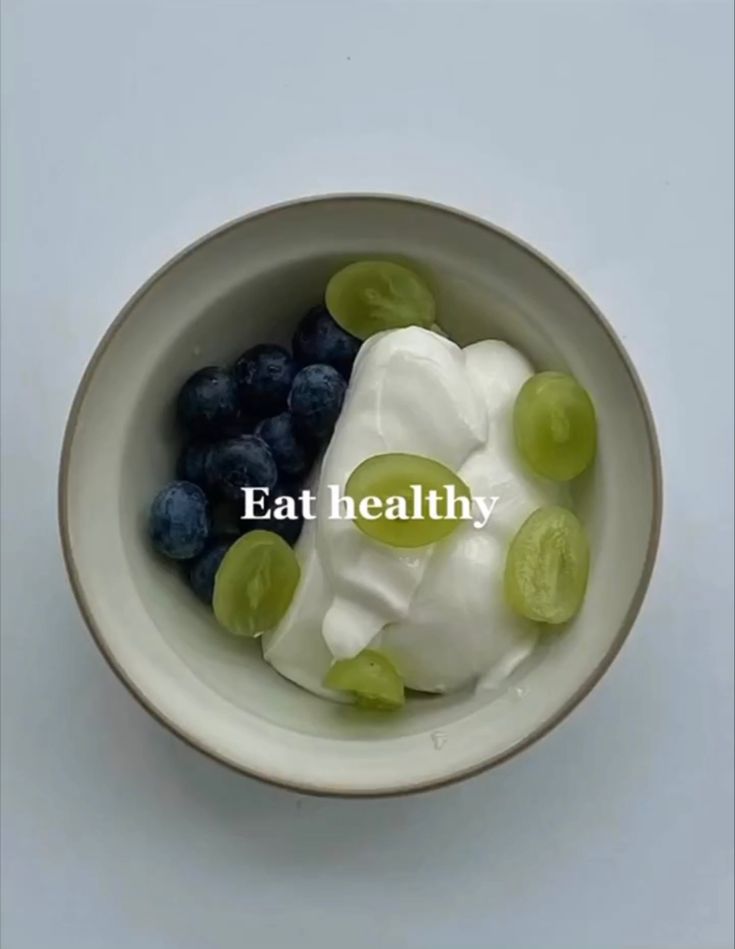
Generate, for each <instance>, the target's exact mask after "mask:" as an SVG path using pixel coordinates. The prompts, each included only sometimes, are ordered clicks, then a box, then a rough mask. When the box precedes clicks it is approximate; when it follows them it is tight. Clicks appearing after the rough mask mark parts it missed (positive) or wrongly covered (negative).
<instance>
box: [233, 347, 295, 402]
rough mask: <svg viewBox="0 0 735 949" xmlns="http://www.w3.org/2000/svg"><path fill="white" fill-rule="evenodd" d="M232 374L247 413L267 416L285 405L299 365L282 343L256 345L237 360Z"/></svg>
mask: <svg viewBox="0 0 735 949" xmlns="http://www.w3.org/2000/svg"><path fill="white" fill-rule="evenodd" d="M233 373H234V376H235V381H236V382H237V389H238V394H239V397H240V404H241V406H242V408H243V410H244V411H245V412H247V413H249V414H251V415H252V416H254V417H255V418H267V417H268V416H270V415H275V414H276V413H277V412H281V411H282V410H283V409H285V408H286V399H287V398H288V393H289V391H290V389H291V383H292V382H293V377H294V375H295V373H296V367H295V364H294V361H293V359H292V358H291V356H290V354H289V353H288V351H287V350H285V349H284V348H283V347H282V346H272V345H270V344H268V343H264V344H262V345H260V346H253V348H252V349H248V351H247V352H245V353H243V354H242V356H240V358H239V359H238V360H237V362H236V363H235V365H234V367H233Z"/></svg>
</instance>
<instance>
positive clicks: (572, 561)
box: [505, 506, 590, 624]
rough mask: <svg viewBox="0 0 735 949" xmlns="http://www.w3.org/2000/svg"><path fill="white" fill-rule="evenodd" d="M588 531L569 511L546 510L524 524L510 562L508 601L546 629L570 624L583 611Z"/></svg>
mask: <svg viewBox="0 0 735 949" xmlns="http://www.w3.org/2000/svg"><path fill="white" fill-rule="evenodd" d="M589 559H590V555H589V545H588V543H587V537H586V535H585V532H584V528H583V527H582V524H581V523H580V521H579V519H578V518H577V517H576V515H575V514H573V513H572V512H571V511H569V510H567V509H566V508H563V507H556V506H549V507H541V508H539V509H538V510H537V511H534V512H533V514H531V516H530V517H529V518H528V519H527V520H526V521H525V522H524V523H523V524H522V526H521V528H520V530H519V531H518V533H517V534H516V535H515V537H514V538H513V540H512V541H511V544H510V547H509V548H508V555H507V558H506V561H505V596H506V599H507V600H508V603H509V604H510V605H511V606H512V607H513V609H514V610H515V611H516V612H517V613H520V614H521V616H525V617H527V618H528V619H531V620H536V621H537V622H540V623H553V624H556V623H565V622H566V621H567V620H569V619H571V618H572V617H573V616H574V614H575V613H576V612H577V610H578V609H579V607H580V606H581V605H582V601H583V599H584V593H585V590H586V588H587V574H588V572H589Z"/></svg>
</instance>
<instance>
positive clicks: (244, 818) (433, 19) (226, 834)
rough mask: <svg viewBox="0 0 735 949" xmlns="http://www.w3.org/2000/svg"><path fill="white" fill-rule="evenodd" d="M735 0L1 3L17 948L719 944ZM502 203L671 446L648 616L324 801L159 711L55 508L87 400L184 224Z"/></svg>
mask: <svg viewBox="0 0 735 949" xmlns="http://www.w3.org/2000/svg"><path fill="white" fill-rule="evenodd" d="M732 36H733V13H732V5H731V4H730V3H727V2H722V3H720V2H714V0H713V2H706V0H705V2H701V3H696V2H666V0H662V2H650V3H649V2H638V3H623V2H620V3H618V2H612V0H607V2H606V0H599V2H596V0H593V2H586V3H582V2H571V0H570V2H551V0H550V2H526V0H521V2H516V3H509V2H507V3H493V2H474V3H473V2H450V0H444V2H421V0H414V2H404V3H401V2H393V3H392V2H349V0H343V2H341V3H336V2H335V3H319V2H303V3H283V2H271V3H256V2H252V3H251V2H240V3H236V2H229V3H228V2H216V0H212V2H209V3H205V2H202V0H200V2H181V3H174V2H164V0H160V2H146V3H144V2H127V3H123V2H107V0H100V2H97V3H92V2H87V3H84V2H76V0H74V2H71V0H65V2H62V0H55V2H52V0H47V2H40V0H23V2H21V0H3V4H2V318H3V321H2V361H3V374H2V396H3V398H2V462H3V477H2V502H3V504H2V586H3V602H2V620H3V624H2V809H3V810H2V814H3V826H2V870H3V873H2V877H3V891H2V895H3V923H2V927H3V929H2V945H3V947H4V949H51V947H63V949H66V947H70V949H72V947H73V949H99V947H101V946H104V947H105V949H201V947H208V949H209V947H212V949H230V947H235V946H237V947H240V946H244V945H248V946H263V947H273V949H286V947H290V946H293V945H295V944H299V945H301V946H303V947H304V949H309V947H318V949H331V947H343V946H349V947H350V949H374V947H375V946H391V947H392V946H400V947H405V949H448V947H459V949H475V947H478V949H480V947H482V949H487V947H491V946H492V947H494V946H497V947H500V949H538V947H543V949H557V947H558V949H728V947H730V946H732V944H733V919H732V912H733V903H732V887H733V878H732V876H733V874H732V869H733V821H732V796H733V722H732V706H733V599H732V596H733V590H732V569H733V532H732V517H733V500H732V487H731V486H732V478H733V435H732V431H733V415H732V390H733V363H732V343H733V270H732V260H733V223H732V222H733V217H732V216H733V180H732V164H733V122H732V105H733V88H732V64H733V47H732ZM358 190H360V191H384V192H398V193H405V194H410V195H414V196H419V197H424V198H429V199H433V200H437V201H440V202H443V203H446V204H449V205H454V206H456V207H459V208H462V209H465V210H468V211H470V212H472V213H474V214H477V215H480V216H484V217H486V218H488V219H490V220H492V221H493V222H495V223H497V224H499V225H501V226H504V227H507V228H509V229H510V230H512V231H513V232H515V233H517V234H518V235H520V236H521V237H523V238H524V239H526V240H527V241H529V242H530V243H532V244H534V245H535V246H536V247H538V248H539V249H540V250H541V251H542V252H544V253H545V254H547V255H548V256H549V257H551V258H552V259H553V260H554V261H555V262H556V263H558V264H559V265H560V266H562V267H563V268H564V269H566V270H567V271H568V272H569V273H570V274H571V275H572V276H573V277H574V278H575V279H576V280H577V281H578V282H579V283H580V284H581V285H582V286H583V287H584V288H585V290H586V291H587V292H588V293H589V294H590V295H591V296H592V298H593V299H594V300H595V301H596V302H597V303H598V304H599V305H600V307H601V308H602V310H603V311H604V312H605V313H606V314H607V315H608V316H609V317H610V319H611V321H612V323H613V325H614V326H615V328H616V330H617V331H618V333H619V334H620V336H621V337H622V339H623V340H624V342H625V344H626V346H627V348H628V350H629V352H630V354H631V356H632V358H633V360H634V361H635V363H636V365H637V367H638V369H639V371H640V373H641V376H642V379H643V381H644V384H645V386H646V388H647V391H648V393H649V396H650V399H651V403H652V407H653V411H654V415H655V417H656V421H657V426H658V431H659V436H660V439H661V446H662V451H663V459H664V482H665V519H664V528H663V536H662V545H661V549H660V554H659V558H658V563H657V567H656V571H655V574H654V578H653V582H652V585H651V588H650V592H649V595H648V597H647V599H646V602H645V605H644V607H643V610H642V612H641V614H640V617H639V619H638V622H637V623H636V626H635V628H634V631H633V634H632V636H631V638H630V639H629V641H628V643H627V645H626V647H625V649H624V650H623V652H622V654H621V656H620V657H619V659H618V660H617V661H616V662H615V663H614V665H613V667H612V669H611V670H610V671H609V673H608V674H607V675H606V676H605V678H604V679H603V681H602V682H601V684H600V685H599V686H598V687H597V688H596V689H595V690H594V691H593V693H592V694H591V695H590V696H589V697H588V698H587V699H586V700H585V701H584V702H583V704H582V705H581V707H579V708H578V709H577V710H576V711H575V712H574V713H573V714H572V716H571V717H570V718H569V719H568V720H567V721H566V722H565V723H564V724H563V725H562V726H560V727H559V728H558V729H557V730H556V731H555V732H553V733H552V734H551V735H550V736H548V737H547V738H546V739H544V740H543V741H542V742H541V743H540V744H538V745H536V746H535V747H533V748H532V749H531V750H529V751H527V752H525V753H524V754H522V755H521V756H519V757H518V758H516V759H515V760H513V761H512V762H510V763H508V764H506V765H504V766H502V767H500V768H498V769H496V770H494V771H491V772H489V773H486V774H484V775H482V776H480V777H477V778H475V779H473V780H471V781H469V782H467V783H464V784H461V785H459V786H455V787H451V788H448V789H444V790H441V791H436V792H433V793H429V794H426V795H423V796H419V797H409V798H403V799H395V800H382V801H340V800H328V799H313V798H307V797H302V796H299V795H296V794H292V793H288V792H285V791H279V790H275V789H273V788H269V787H266V786H263V785H261V784H258V783H256V782H254V781H251V780H248V779H246V778H243V777H239V776H237V775H235V774H233V773H230V772H228V771H226V770H225V769H223V768H221V767H219V766H218V765H216V764H214V763H213V762H211V761H209V760H206V759H205V758H203V757H202V756H200V755H199V754H197V753H196V752H194V751H192V750H191V749H189V748H188V747H185V746H184V745H183V744H182V743H181V742H179V741H178V740H177V739H176V738H175V737H173V736H172V735H170V734H169V733H167V732H166V731H164V730H163V729H162V728H161V727H160V726H159V725H158V724H157V723H156V722H154V721H153V720H152V719H150V718H149V717H148V716H147V715H146V713H145V712H144V711H143V710H142V709H141V708H139V707H138V706H137V705H136V704H135V703H134V702H133V701H132V700H131V699H130V697H129V695H128V694H127V693H126V691H125V690H124V688H123V687H122V686H121V685H120V684H119V683H118V681H117V680H116V679H115V677H114V676H113V674H112V673H111V672H110V670H109V669H108V668H107V666H106V665H105V663H104V661H103V660H102V658H101V657H100V655H99V654H98V653H97V651H96V649H95V647H94V645H93V643H92V640H91V637H90V636H89V635H88V633H87V632H86V630H85V628H84V625H83V623H82V620H81V618H80V616H79V613H78V612H77V609H76V607H75V604H74V600H73V598H72V595H71V592H70V589H69V586H68V584H67V580H66V577H65V573H64V569H63V566H62V561H61V556H60V547H59V541H58V535H57V527H56V476H57V466H58V457H59V451H60V445H61V438H62V432H63V426H64V423H65V420H66V415H67V412H68V409H69V405H70V402H71V399H72V396H73V393H74V390H75V387H76V385H77V382H78V380H79V377H80V375H81V373H82V370H83V368H84V366H85V363H86V361H87V360H88V358H89V357H90V355H91V353H92V351H93V349H94V347H95V345H96V343H97V341H98V339H99V337H100V336H101V334H102V333H103V331H104V330H105V328H106V326H107V325H108V323H109V322H110V320H111V319H112V318H113V317H114V315H115V314H116V313H117V311H118V310H119V309H120V307H121V306H122V305H123V304H124V302H125V301H126V300H127V299H128V297H129V296H130V295H131V294H132V293H133V292H134V291H135V289H136V288H137V287H138V286H139V285H140V284H141V283H142V282H143V281H144V280H145V279H146V278H147V277H148V275H149V274H150V273H152V272H153V271H154V270H155V269H157V268H158V267H159V265H160V264H161V263H162V262H164V261H165V260H166V259H167V258H169V257H170V256H171V255H172V254H174V253H175V252H176V251H178V250H179V249H180V248H181V247H183V246H185V245H186V244H187V243H189V242H190V241H192V240H194V239H195V238H197V237H198V236H199V235H201V234H202V233H204V232H206V231H208V230H209V229H211V228H213V227H215V226H217V225H218V224H220V223H222V222H224V221H226V220H228V219H230V218H232V217H235V216H237V215H239V214H241V213H243V212H245V211H248V210H251V209H255V208H258V207H261V206H263V205H267V204H270V203H273V202H275V201H279V200H283V199H287V198H291V197H296V196H300V195H305V194H316V193H323V192H338V191H358Z"/></svg>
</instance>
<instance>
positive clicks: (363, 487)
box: [345, 452, 470, 547]
mask: <svg viewBox="0 0 735 949" xmlns="http://www.w3.org/2000/svg"><path fill="white" fill-rule="evenodd" d="M345 494H346V495H347V496H348V497H350V498H352V500H353V501H354V502H355V509H356V518H355V523H356V524H357V526H358V527H359V529H360V530H361V531H362V532H363V533H364V534H367V536H368V537H372V538H373V539H374V540H379V541H381V542H382V543H384V544H389V545H390V546H391V547H425V546H426V545H427V544H434V543H436V542H437V541H439V540H442V538H444V537H447V536H448V535H449V534H451V533H452V531H453V530H455V528H456V527H457V526H458V524H459V523H460V521H461V515H462V513H463V510H464V509H468V508H469V499H470V489H469V488H468V487H467V485H466V484H465V483H464V481H462V479H461V478H459V477H458V476H457V475H456V474H455V473H454V472H453V471H450V469H449V468H447V467H446V465H443V464H441V462H439V461H434V459H433V458H424V457H423V456H422V455H409V454H403V453H401V452H395V453H387V454H384V455H373V456H372V458H367V459H366V460H365V461H363V462H362V463H361V464H359V465H358V466H357V468H355V470H354V471H353V472H352V474H351V475H350V477H349V478H348V479H347V484H346V486H345ZM461 499H467V500H465V501H463V500H461ZM414 515H418V517H415V516H414Z"/></svg>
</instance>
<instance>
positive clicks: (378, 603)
mask: <svg viewBox="0 0 735 949" xmlns="http://www.w3.org/2000/svg"><path fill="white" fill-rule="evenodd" d="M532 372H533V370H532V368H531V365H530V364H529V363H528V361H527V360H526V359H525V357H524V356H522V355H521V354H520V353H519V352H517V351H516V350H515V349H513V348H512V347H511V346H509V345H507V344H506V343H502V342H499V341H496V340H487V341H483V342H479V343H474V344H473V345H471V346H468V347H466V348H465V349H460V347H458V346H457V345H456V344H455V343H453V342H451V341H450V340H448V339H445V338H444V337H442V336H439V335H437V334H436V333H433V332H430V331H428V330H423V329H420V328H418V327H409V328H406V329H401V330H393V331H389V332H385V333H379V334H376V335H375V336H373V337H371V338H370V339H369V340H368V341H367V342H366V343H365V344H364V345H363V346H362V349H361V350H360V353H359V355H358V358H357V360H356V362H355V367H354V369H353V374H352V379H351V381H350V385H349V388H348V392H347V397H346V399H345V403H344V406H343V409H342V413H341V415H340V418H339V421H338V423H337V426H336V428H335V431H334V434H333V436H332V439H331V442H330V444H329V448H328V449H327V452H326V454H325V456H324V459H323V462H322V465H321V470H320V473H319V477H318V488H317V506H316V512H317V519H316V521H313V522H307V524H306V526H305V529H304V533H303V534H302V538H301V540H300V541H299V545H298V548H297V555H298V557H299V560H300V563H301V568H302V578H301V582H300V584H299V588H298V589H297V591H296V595H295V596H294V599H293V601H292V603H291V606H290V608H289V610H288V612H287V614H286V615H285V616H284V618H283V620H282V621H281V623H280V624H279V626H278V627H277V628H276V629H275V630H273V631H271V632H270V633H267V634H265V635H264V636H263V639H262V642H263V654H264V656H265V658H266V660H267V661H268V662H270V663H271V664H272V665H273V667H274V668H275V669H277V670H278V671H279V672H280V673H281V674H282V675H284V676H286V677H287V678H289V679H291V680H292V681H294V682H296V683H298V684H299V685H301V686H303V687H304V688H306V689H309V690H310V691H312V692H314V693H316V694H318V695H327V696H329V697H330V698H338V699H342V700H343V699H344V696H343V695H337V694H336V693H334V692H330V691H329V690H326V689H325V688H324V687H323V685H322V681H323V679H324V676H325V674H326V672H327V670H328V668H329V666H330V665H331V663H332V662H333V660H334V659H343V658H351V657H352V656H355V655H357V653H359V652H361V651H362V650H363V649H365V648H366V647H368V646H372V647H375V648H380V649H382V650H383V651H384V652H385V653H386V654H387V655H388V656H389V657H390V658H391V659H392V660H393V661H394V663H395V665H396V667H397V669H398V671H399V672H400V674H401V676H402V677H403V680H404V682H405V684H406V686H408V687H409V688H413V689H417V690H421V691H425V692H445V691H452V690H455V689H459V688H462V687H466V686H468V685H471V684H473V683H477V682H480V681H484V682H486V683H487V682H491V683H492V684H493V685H495V684H499V683H501V682H502V680H503V679H504V678H506V677H507V676H508V675H509V674H510V673H511V672H512V670H513V669H514V668H515V667H516V666H517V665H518V663H520V662H521V661H522V660H523V659H524V658H525V657H526V656H527V655H528V654H529V652H530V651H531V650H532V648H533V646H534V643H535V639H536V630H535V627H534V624H531V623H528V622H526V621H525V620H523V619H522V618H521V617H519V616H516V615H515V614H514V613H512V612H511V611H510V610H509V609H508V608H507V607H506V605H505V602H504V597H503V592H502V581H503V570H504V564H505V554H506V551H507V547H508V543H509V542H510V539H511V538H512V536H513V535H514V534H515V532H516V531H517V530H518V528H519V527H520V526H521V524H522V523H523V521H524V520H525V519H526V518H527V517H528V516H529V514H531V512H532V511H533V510H535V509H536V508H537V507H540V506H542V505H544V504H554V503H560V502H561V501H562V500H563V499H562V498H561V497H560V489H559V487H558V486H557V485H552V484H550V483H548V482H545V481H542V480H541V479H539V478H537V477H535V476H534V475H532V474H531V473H529V472H528V471H527V470H526V469H525V468H524V467H523V464H522V462H521V460H520V459H519V458H518V456H517V452H516V450H515V446H514V443H513V433H512V411H513V403H514V401H515V398H516V395H517V394H518V390H519V389H520V387H521V386H522V385H523V383H524V382H525V381H526V379H527V378H528V377H529V376H530V375H531V374H532ZM384 452H409V453H413V454H418V455H424V456H426V457H429V458H434V459H436V460H437V461H440V462H442V463H443V464H445V465H447V467H449V468H451V469H452V470H454V471H457V472H458V473H459V475H460V477H461V478H462V479H463V480H464V481H465V483H466V484H467V485H468V486H469V488H470V490H471V493H472V494H473V495H479V496H484V497H497V498H498V501H497V503H496V506H495V508H494V510H493V514H492V516H491V517H490V518H489V519H488V520H487V522H486V523H485V525H484V526H483V527H482V528H479V529H478V528H476V527H475V526H474V525H473V524H472V522H469V521H467V522H463V523H462V524H461V525H460V526H459V527H458V528H457V529H456V530H455V531H454V532H453V533H452V534H451V535H450V537H449V538H447V539H445V540H443V541H441V542H440V543H438V544H433V545H431V546H428V547H424V548H419V549H415V550H400V549H397V548H393V547H388V546H386V545H383V544H380V543H378V542H376V541H373V540H371V539H370V538H369V537H367V536H366V535H365V534H363V533H362V532H361V531H360V530H358V529H357V527H356V526H355V525H354V524H353V523H352V522H351V521H348V520H337V519H330V518H329V517H328V513H329V496H328V495H329V492H328V491H327V489H326V486H327V485H337V486H338V487H339V489H340V492H343V491H344V488H345V484H346V482H347V479H348V478H349V476H350V474H351V473H352V472H353V471H354V469H355V468H356V467H357V466H358V465H359V464H360V463H361V462H362V461H364V460H365V459H367V458H370V457H372V456H373V455H377V454H381V453H384Z"/></svg>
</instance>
